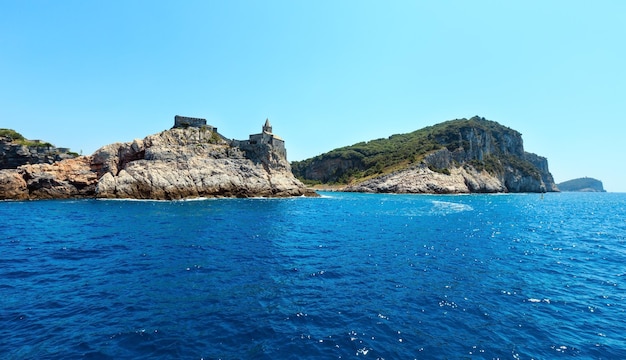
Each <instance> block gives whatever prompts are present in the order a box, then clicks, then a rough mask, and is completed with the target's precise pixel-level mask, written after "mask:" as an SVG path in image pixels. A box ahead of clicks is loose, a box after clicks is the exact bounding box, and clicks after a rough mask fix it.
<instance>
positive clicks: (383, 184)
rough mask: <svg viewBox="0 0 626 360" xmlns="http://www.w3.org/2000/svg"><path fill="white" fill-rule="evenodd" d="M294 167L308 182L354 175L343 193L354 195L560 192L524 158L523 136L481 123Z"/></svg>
mask: <svg viewBox="0 0 626 360" xmlns="http://www.w3.org/2000/svg"><path fill="white" fill-rule="evenodd" d="M379 149H384V150H379ZM368 164H369V167H368ZM381 164H386V165H384V166H381ZM295 166H296V174H297V175H298V176H301V177H302V178H303V179H307V180H316V181H321V182H325V181H339V180H340V179H342V178H343V179H345V178H346V175H345V174H351V175H352V176H353V179H352V181H351V182H350V183H349V184H347V186H346V187H345V190H346V191H355V192H381V193H388V192H392V193H496V192H550V191H558V188H557V187H556V185H555V183H554V179H553V178H552V175H551V174H550V172H549V170H548V162H547V159H546V158H544V157H541V156H538V155H536V154H532V153H528V152H525V151H524V146H523V141H522V137H521V134H520V133H519V132H517V131H515V130H512V129H509V128H507V127H504V126H502V125H500V124H498V123H495V122H492V121H488V120H485V119H483V118H478V117H474V118H472V119H469V120H466V119H461V120H453V121H449V122H445V123H442V124H439V125H435V126H432V127H428V128H425V129H422V130H418V131H416V132H414V133H411V134H401V135H394V136H391V137H389V138H388V139H379V140H376V141H372V142H369V143H360V144H357V145H354V146H352V147H346V148H342V149H339V150H336V151H334V152H330V153H327V154H324V155H321V156H319V157H317V158H313V159H310V160H306V161H304V162H302V163H299V164H296V165H295ZM385 166H387V168H388V169H391V170H388V171H385ZM359 175H361V178H359Z"/></svg>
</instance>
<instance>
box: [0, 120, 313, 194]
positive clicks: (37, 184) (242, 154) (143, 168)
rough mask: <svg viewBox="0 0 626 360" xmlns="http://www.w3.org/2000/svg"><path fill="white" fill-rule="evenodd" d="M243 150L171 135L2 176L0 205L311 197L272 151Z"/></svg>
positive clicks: (177, 132)
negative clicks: (4, 201)
mask: <svg viewBox="0 0 626 360" xmlns="http://www.w3.org/2000/svg"><path fill="white" fill-rule="evenodd" d="M255 149H256V150H255V151H243V150H241V149H240V148H238V147H234V146H231V145H230V144H229V143H228V142H227V141H225V140H223V139H222V138H221V137H218V136H215V135H214V134H212V133H211V132H210V131H206V129H204V128H194V127H190V128H186V129H182V128H176V129H171V130H167V131H163V132H161V133H159V134H155V135H151V136H148V137H146V138H145V139H143V140H135V141H133V142H129V143H115V144H111V145H107V146H104V147H102V148H100V149H99V150H97V151H96V152H95V153H94V154H93V155H91V156H81V157H78V158H75V159H68V160H63V161H59V162H55V163H53V164H38V165H24V166H20V167H18V168H17V169H14V170H0V199H44V198H86V197H93V198H134V199H184V198H194V197H257V196H263V197H285V196H301V195H306V196H315V195H316V194H315V193H314V192H312V191H310V190H308V189H307V188H306V187H305V186H304V185H303V184H302V183H301V182H300V181H298V180H297V179H296V178H295V177H294V176H293V174H292V173H291V168H290V165H289V163H288V162H287V160H286V159H285V158H284V157H281V156H279V155H278V154H276V153H275V152H274V151H273V149H272V147H271V146H270V145H265V144H259V146H258V147H257V148H255Z"/></svg>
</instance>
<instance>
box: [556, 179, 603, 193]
mask: <svg viewBox="0 0 626 360" xmlns="http://www.w3.org/2000/svg"><path fill="white" fill-rule="evenodd" d="M557 186H558V187H559V190H561V191H579V192H606V190H604V186H603V185H602V181H600V180H597V179H594V178H590V177H584V178H578V179H573V180H568V181H564V182H562V183H559V184H558V185H557Z"/></svg>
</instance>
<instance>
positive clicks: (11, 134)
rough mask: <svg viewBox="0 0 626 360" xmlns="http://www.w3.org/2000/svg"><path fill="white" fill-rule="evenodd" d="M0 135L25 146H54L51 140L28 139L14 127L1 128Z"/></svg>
mask: <svg viewBox="0 0 626 360" xmlns="http://www.w3.org/2000/svg"><path fill="white" fill-rule="evenodd" d="M0 136H5V137H8V138H10V139H11V140H12V142H13V143H15V144H20V145H24V146H35V147H52V146H53V145H52V144H50V143H49V142H42V141H33V140H28V139H26V138H25V137H24V136H23V135H22V134H20V133H18V132H17V131H15V130H12V129H0Z"/></svg>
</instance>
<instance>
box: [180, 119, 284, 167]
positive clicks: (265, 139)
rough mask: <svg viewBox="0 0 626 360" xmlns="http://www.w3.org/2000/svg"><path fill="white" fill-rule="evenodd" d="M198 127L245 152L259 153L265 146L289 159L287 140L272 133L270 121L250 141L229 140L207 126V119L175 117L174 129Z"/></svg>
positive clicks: (251, 136)
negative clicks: (286, 147)
mask: <svg viewBox="0 0 626 360" xmlns="http://www.w3.org/2000/svg"><path fill="white" fill-rule="evenodd" d="M188 127H197V128H205V129H208V130H209V131H211V132H213V133H215V134H217V136H219V137H220V138H221V139H223V140H225V141H228V142H229V143H230V145H231V146H234V147H238V148H240V149H241V150H243V151H249V152H258V151H259V150H262V148H263V147H264V146H269V147H271V148H272V150H273V151H274V152H276V153H278V154H279V155H280V156H281V157H282V158H284V159H285V160H286V159H287V150H286V149H285V140H283V139H281V138H280V137H279V136H278V135H275V134H274V133H273V132H272V125H271V124H270V120H269V119H265V124H263V128H262V131H261V133H260V134H252V135H250V138H249V139H248V140H228V139H227V138H226V137H224V136H223V135H221V134H220V133H218V132H217V128H216V127H214V126H211V125H207V123H206V119H201V118H192V117H187V116H179V115H176V116H175V117H174V128H188Z"/></svg>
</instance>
